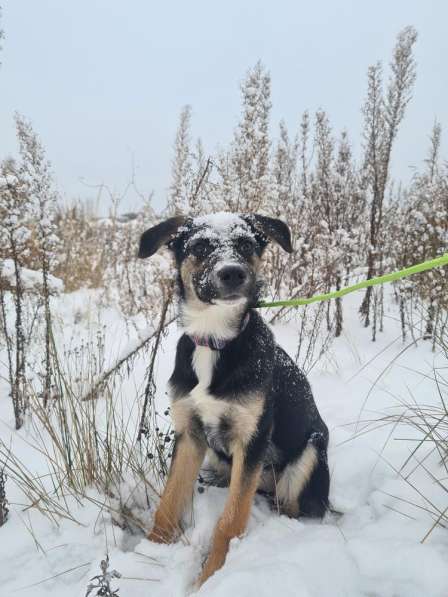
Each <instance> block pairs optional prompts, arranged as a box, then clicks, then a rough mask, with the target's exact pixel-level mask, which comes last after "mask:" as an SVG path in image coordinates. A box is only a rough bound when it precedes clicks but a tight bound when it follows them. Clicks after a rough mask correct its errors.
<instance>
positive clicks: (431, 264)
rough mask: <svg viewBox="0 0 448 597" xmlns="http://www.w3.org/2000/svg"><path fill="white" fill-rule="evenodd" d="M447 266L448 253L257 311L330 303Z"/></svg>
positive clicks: (260, 304) (264, 304)
mask: <svg viewBox="0 0 448 597" xmlns="http://www.w3.org/2000/svg"><path fill="white" fill-rule="evenodd" d="M447 264H448V253H445V254H444V255H442V256H441V257H436V259H431V260H430V261H424V262H423V263H417V264H416V265H411V267H406V268H404V269H402V270H400V271H398V272H392V273H390V274H384V276H378V277H377V278H371V279H370V280H364V281H363V282H359V283H358V284H353V286H347V287H346V288H341V289H340V290H335V291H334V292H327V293H326V294H316V296H312V297H310V298H298V299H289V300H284V301H272V302H270V303H269V302H266V301H261V302H259V303H258V305H257V309H263V308H265V307H300V306H301V305H311V303H319V302H320V301H329V300H330V299H334V298H338V297H340V296H345V295H346V294H349V293H350V292H355V291H356V290H362V289H363V288H368V287H369V286H377V285H378V284H385V283H386V282H394V281H395V280H400V279H401V278H407V277H408V276H412V275H413V274H419V273H420V272H426V271H427V270H429V269H433V268H435V267H440V266H441V265H447Z"/></svg>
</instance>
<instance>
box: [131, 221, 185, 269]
mask: <svg viewBox="0 0 448 597" xmlns="http://www.w3.org/2000/svg"><path fill="white" fill-rule="evenodd" d="M185 221H186V217H185V216H174V217H173V218H168V220H165V221H164V222H160V224H157V226H153V227H152V228H149V229H148V230H146V231H145V232H144V233H143V234H142V235H141V237H140V246H139V249H138V256H139V257H140V258H142V259H144V258H145V257H151V255H154V253H156V252H157V251H158V250H159V249H160V247H161V246H162V245H165V244H166V243H168V242H169V241H170V240H171V239H172V238H173V236H174V235H175V234H176V232H177V231H178V229H179V227H180V226H182V225H183V224H185Z"/></svg>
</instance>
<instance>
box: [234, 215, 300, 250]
mask: <svg viewBox="0 0 448 597" xmlns="http://www.w3.org/2000/svg"><path fill="white" fill-rule="evenodd" d="M244 217H245V219H246V220H247V221H248V222H249V223H251V224H252V226H254V228H255V229H256V230H257V229H258V230H259V231H260V232H261V233H262V234H263V235H264V236H266V237H267V238H268V239H269V240H273V241H275V242H276V243H278V244H279V245H280V246H281V248H282V249H284V250H285V251H286V252H287V253H292V244H291V232H290V230H289V228H288V226H287V225H286V224H285V222H282V220H278V219H277V218H269V217H268V216H262V215H260V214H249V215H247V216H244Z"/></svg>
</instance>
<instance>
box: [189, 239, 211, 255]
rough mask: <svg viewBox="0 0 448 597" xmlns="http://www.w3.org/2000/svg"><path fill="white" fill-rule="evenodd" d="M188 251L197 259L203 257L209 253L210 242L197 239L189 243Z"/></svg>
mask: <svg viewBox="0 0 448 597" xmlns="http://www.w3.org/2000/svg"><path fill="white" fill-rule="evenodd" d="M190 252H191V254H192V255H194V256H195V257H197V258H198V259H203V258H204V257H206V256H207V255H208V254H209V253H210V243H209V242H207V241H206V240H198V241H196V242H195V243H194V244H192V245H191V247H190Z"/></svg>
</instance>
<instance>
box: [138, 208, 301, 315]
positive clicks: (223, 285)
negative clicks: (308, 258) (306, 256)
mask: <svg viewBox="0 0 448 597" xmlns="http://www.w3.org/2000/svg"><path fill="white" fill-rule="evenodd" d="M270 240H273V241H275V242H277V243H278V244H279V245H280V246H281V247H283V249H285V251H288V252H291V250H292V247H291V237H290V232H289V229H288V227H287V225H286V224H285V223H284V222H282V221H281V220H277V219H274V218H269V217H266V216H261V215H259V214H234V213H225V212H222V213H215V214H209V215H205V216H198V217H195V218H189V217H183V216H177V217H174V218H169V219H168V220H165V221H164V222H161V223H160V224H158V225H157V226H154V227H153V228H150V229H149V230H147V231H146V232H144V233H143V235H142V237H141V239H140V250H139V256H140V257H149V256H150V255H152V254H154V253H155V252H156V251H157V250H158V249H159V248H160V247H161V246H162V245H166V246H167V247H168V248H169V249H170V250H171V251H172V252H173V253H174V256H175V258H176V263H177V266H178V269H179V273H180V276H179V282H180V291H181V297H182V298H183V299H184V300H185V301H195V302H197V301H199V302H200V303H205V304H225V305H228V306H231V305H236V304H253V303H254V302H255V301H256V300H257V295H258V291H259V288H260V283H259V280H258V270H259V264H260V260H261V257H262V254H263V251H264V249H265V247H266V245H267V243H268V242H269V241H270Z"/></svg>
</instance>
